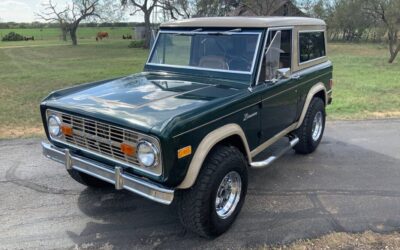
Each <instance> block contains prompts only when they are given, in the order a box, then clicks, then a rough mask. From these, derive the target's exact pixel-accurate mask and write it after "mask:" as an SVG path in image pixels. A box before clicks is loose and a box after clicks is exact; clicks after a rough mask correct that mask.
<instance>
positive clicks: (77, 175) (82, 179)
mask: <svg viewBox="0 0 400 250" xmlns="http://www.w3.org/2000/svg"><path fill="white" fill-rule="evenodd" d="M67 172H68V174H69V175H70V176H71V177H72V179H74V180H75V181H77V182H79V183H80V184H82V185H85V186H88V187H105V186H108V185H109V184H108V183H107V182H105V181H102V180H100V179H97V178H95V177H93V176H90V175H88V174H85V173H82V172H79V171H77V170H75V169H71V170H67Z"/></svg>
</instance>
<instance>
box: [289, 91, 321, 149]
mask: <svg viewBox="0 0 400 250" xmlns="http://www.w3.org/2000/svg"><path fill="white" fill-rule="evenodd" d="M325 117H326V113H325V104H324V102H323V101H322V99H321V98H314V99H312V100H311V103H310V106H309V108H308V110H307V113H306V116H305V118H304V121H303V123H302V124H301V126H300V128H298V129H297V130H296V131H295V132H294V133H295V134H296V135H297V136H298V137H299V139H300V141H299V143H298V144H297V145H296V146H295V147H294V150H295V151H296V153H299V154H310V153H312V152H314V151H315V150H316V149H317V147H318V145H319V143H320V142H321V140H322V136H323V134H324V130H325Z"/></svg>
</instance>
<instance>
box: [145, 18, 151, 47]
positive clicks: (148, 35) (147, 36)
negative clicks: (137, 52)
mask: <svg viewBox="0 0 400 250" xmlns="http://www.w3.org/2000/svg"><path fill="white" fill-rule="evenodd" d="M150 14H151V13H150V12H145V13H144V28H145V32H144V33H145V34H144V48H145V49H148V48H150V39H151V23H150Z"/></svg>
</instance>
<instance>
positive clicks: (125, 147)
mask: <svg viewBox="0 0 400 250" xmlns="http://www.w3.org/2000/svg"><path fill="white" fill-rule="evenodd" d="M121 151H122V152H123V153H124V154H125V155H127V156H134V155H135V153H136V148H135V147H134V146H132V145H129V144H126V143H121Z"/></svg>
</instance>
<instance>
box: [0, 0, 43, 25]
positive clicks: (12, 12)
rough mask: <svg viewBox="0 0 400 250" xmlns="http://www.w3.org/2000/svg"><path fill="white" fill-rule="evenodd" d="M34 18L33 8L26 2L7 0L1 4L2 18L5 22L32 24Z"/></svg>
mask: <svg viewBox="0 0 400 250" xmlns="http://www.w3.org/2000/svg"><path fill="white" fill-rule="evenodd" d="M31 2H32V1H31ZM34 17H35V16H34V10H33V8H32V6H31V5H30V4H28V3H26V2H25V1H17V0H6V1H2V2H0V18H1V20H2V21H3V22H9V21H13V22H32V21H33V19H34Z"/></svg>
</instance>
